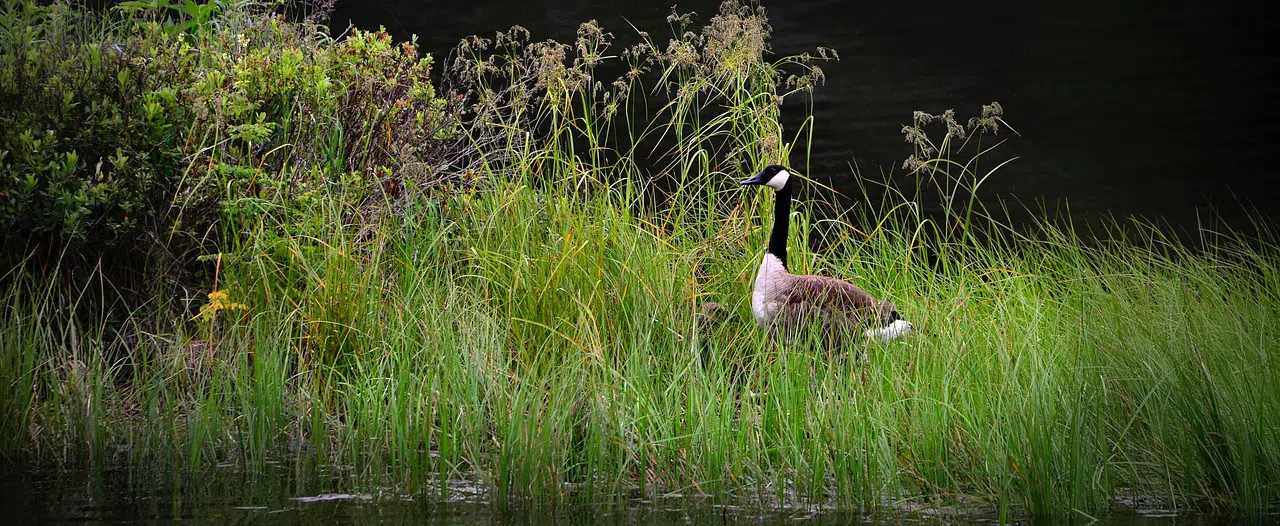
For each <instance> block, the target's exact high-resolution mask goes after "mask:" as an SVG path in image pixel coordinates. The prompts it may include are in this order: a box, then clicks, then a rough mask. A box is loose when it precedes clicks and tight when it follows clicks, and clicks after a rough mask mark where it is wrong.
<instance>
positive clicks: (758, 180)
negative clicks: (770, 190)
mask: <svg viewBox="0 0 1280 526" xmlns="http://www.w3.org/2000/svg"><path fill="white" fill-rule="evenodd" d="M767 182H769V178H768V177H767V176H765V175H764V172H760V173H758V174H755V175H753V176H751V177H748V178H746V179H743V180H742V182H740V183H738V184H740V185H742V186H751V185H759V184H765V183H767Z"/></svg>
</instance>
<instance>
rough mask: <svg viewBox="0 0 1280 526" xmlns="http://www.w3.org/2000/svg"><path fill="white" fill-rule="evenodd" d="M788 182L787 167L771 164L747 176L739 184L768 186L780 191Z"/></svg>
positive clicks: (789, 174)
mask: <svg viewBox="0 0 1280 526" xmlns="http://www.w3.org/2000/svg"><path fill="white" fill-rule="evenodd" d="M790 182H791V172H788V171H787V169H786V168H783V167H782V166H781V165H777V164H771V165H769V166H766V167H765V168H764V170H760V173H758V174H755V175H753V176H751V177H748V178H747V179H745V180H743V181H742V182H741V183H739V184H741V185H743V186H755V185H761V186H768V187H769V188H772V189H773V190H774V191H775V192H779V191H782V189H783V188H786V187H787V184H788V183H790Z"/></svg>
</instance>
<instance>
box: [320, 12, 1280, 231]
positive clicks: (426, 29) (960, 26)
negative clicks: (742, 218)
mask: <svg viewBox="0 0 1280 526" xmlns="http://www.w3.org/2000/svg"><path fill="white" fill-rule="evenodd" d="M718 4H719V2H717V1H707V0H698V1H688V0H686V1H681V2H679V7H680V10H681V11H682V12H684V11H690V10H691V11H695V12H697V13H698V18H697V20H698V21H700V22H702V21H706V20H707V19H708V18H710V16H711V15H713V14H714V13H715V12H716V9H717V6H718ZM670 5H671V3H670V2H651V1H637V0H616V1H613V2H564V1H547V0H519V1H513V0H498V1H487V2H456V1H453V2H431V1H424V0H379V1H377V2H365V1H360V2H356V1H346V0H342V1H339V2H338V4H337V10H336V11H335V13H334V15H333V20H332V25H333V27H334V28H336V29H340V28H342V27H345V26H346V24H347V23H348V22H351V23H354V24H356V25H357V26H360V27H377V26H386V28H387V30H388V31H390V32H391V33H392V34H394V35H396V36H397V37H404V38H407V37H408V36H409V35H410V34H416V35H418V38H419V42H420V43H421V44H422V45H423V47H424V48H426V49H427V50H430V51H432V52H433V53H434V54H435V55H436V56H437V57H440V58H442V57H444V56H445V55H446V54H447V53H448V50H449V49H451V48H452V47H453V46H454V45H456V44H457V42H458V41H459V40H460V39H461V38H463V37H464V36H467V35H470V34H485V35H492V34H493V33H494V32H495V31H497V30H501V29H506V28H508V27H510V26H512V25H515V24H519V25H522V26H524V27H526V28H528V29H529V30H530V31H531V32H532V34H533V38H534V39H545V38H554V39H557V40H561V41H568V40H571V39H572V38H573V36H574V31H575V29H576V28H577V26H578V24H579V23H580V22H583V21H586V20H589V19H598V20H599V21H600V23H601V24H602V25H603V26H604V27H605V28H606V29H607V30H611V31H612V32H613V33H614V34H615V35H616V36H618V38H619V39H620V40H624V39H627V38H629V37H631V36H632V35H633V31H632V30H631V29H630V28H629V26H628V21H629V22H630V23H632V24H634V25H635V26H636V27H638V28H640V29H643V30H647V31H649V32H650V33H652V34H654V35H666V34H668V30H667V23H666V17H667V15H668V14H669V13H670ZM765 5H766V8H767V9H768V16H769V21H770V23H771V25H772V26H773V29H774V38H773V48H774V51H775V52H777V53H778V54H793V53H800V52H804V51H811V50H813V49H814V48H815V47H817V46H826V47H831V48H835V49H836V50H838V51H839V52H840V57H841V60H840V61H839V62H835V63H829V64H825V65H823V69H824V71H825V72H826V74H827V84H826V86H825V87H823V88H821V89H820V90H819V91H818V92H817V94H816V96H815V101H814V103H815V113H816V115H815V120H816V130H817V134H818V135H817V137H816V139H815V144H814V148H813V164H812V166H811V169H810V175H811V176H814V177H816V178H818V179H820V180H828V179H829V180H831V181H832V182H833V186H835V187H836V188H837V189H838V190H841V191H843V192H846V193H848V192H852V191H854V188H855V184H854V182H853V180H852V176H851V175H850V174H851V170H850V166H851V165H853V164H854V163H855V162H856V164H857V166H858V167H859V168H861V169H862V170H863V171H864V172H865V173H870V174H879V173H880V171H881V169H884V170H888V169H889V168H891V167H893V168H897V171H898V172H901V169H900V168H899V167H900V166H901V163H902V161H903V159H905V158H906V157H907V156H908V155H909V154H910V150H909V147H908V145H907V144H905V143H903V141H902V135H901V133H900V130H901V127H902V125H903V124H908V123H909V122H910V119H911V112H912V111H913V110H924V111H929V112H932V113H940V112H942V111H943V110H946V109H948V108H955V109H956V110H957V112H959V114H960V115H962V116H964V117H965V118H967V117H968V116H972V115H973V114H975V113H976V112H978V111H979V108H980V105H981V104H984V103H989V102H991V101H999V102H1000V103H1001V104H1002V105H1003V106H1004V108H1005V115H1006V119H1007V120H1008V121H1009V123H1010V124H1012V125H1013V126H1014V127H1015V128H1016V129H1017V130H1018V132H1020V133H1021V137H1013V138H1012V139H1011V140H1010V141H1009V142H1008V143H1006V144H1005V145H1004V146H1002V147H1001V149H1000V150H999V155H1000V156H1001V157H1004V158H1007V157H1013V156H1017V157H1019V159H1018V160H1017V161H1015V162H1014V163H1012V164H1010V165H1008V166H1006V167H1005V168H1004V169H1003V170H1002V172H1001V173H1000V174H999V175H998V176H996V177H995V178H993V179H992V180H991V181H990V183H989V186H986V187H984V189H983V191H982V192H981V193H980V195H981V196H985V198H986V199H987V200H988V201H989V202H994V201H995V200H997V199H1000V200H1006V201H1009V202H1011V203H1013V206H1015V207H1018V206H1020V205H1019V203H1020V204H1021V205H1026V206H1032V207H1036V208H1039V207H1040V205H1039V204H1038V203H1043V204H1044V206H1045V207H1046V208H1048V209H1050V210H1056V211H1059V212H1064V211H1066V212H1068V213H1069V215H1070V217H1071V218H1072V219H1074V220H1076V221H1082V222H1086V223H1096V222H1097V220H1098V219H1100V218H1103V217H1106V216H1109V215H1114V216H1117V217H1125V216H1134V215H1137V216H1143V217H1146V218H1148V219H1158V220H1164V221H1167V222H1168V223H1170V224H1171V225H1173V226H1174V227H1175V228H1177V229H1194V228H1195V226H1196V225H1197V221H1198V220H1199V218H1202V217H1205V215H1206V214H1207V213H1208V212H1209V211H1210V210H1214V209H1216V210H1217V211H1218V212H1220V213H1221V214H1222V215H1223V216H1224V217H1225V218H1227V219H1229V220H1233V221H1235V222H1239V221H1241V220H1242V219H1243V218H1244V217H1245V215H1244V214H1243V213H1242V212H1243V208H1242V203H1243V206H1251V207H1256V208H1257V209H1258V211H1259V212H1260V213H1262V214H1264V215H1268V216H1270V217H1272V218H1280V199H1277V197H1280V193H1277V191H1276V188H1275V185H1274V183H1273V181H1274V180H1275V176H1276V172H1277V170H1276V166H1277V165H1276V163H1275V162H1274V160H1273V155H1274V146H1275V145H1276V144H1277V138H1280V126H1278V125H1277V122H1280V121H1278V120H1277V117H1280V105H1278V104H1276V101H1277V97H1276V95H1278V94H1280V82H1278V80H1277V78H1278V77H1280V76H1278V75H1277V71H1278V64H1280V62H1278V60H1280V53H1277V51H1280V45H1277V39H1275V38H1271V35H1273V34H1275V31H1276V30H1277V29H1280V18H1277V17H1274V16H1270V15H1267V14H1265V9H1266V8H1265V5H1266V4H1265V3H1258V2H1247V1H1244V0H1227V1H1224V2H1192V3H1186V2H1160V1H1155V0H1136V1H1127V2H1108V1H1098V0H1090V1H1085V2H1068V3H1059V4H1052V5H1048V4H1043V3H1041V2H1020V1H1014V0H989V1H985V2H927V1H923V0H906V1H898V2H869V1H863V2H841V1H833V0H794V1H788V2H765ZM800 113H801V111H800V109H799V108H796V110H795V111H792V112H790V113H789V114H786V115H784V117H785V118H789V119H791V121H795V120H796V119H798V118H799V115H800ZM788 124H790V125H791V126H792V128H794V126H795V125H796V124H798V123H797V122H790V121H789V122H788ZM1064 204H1065V205H1069V211H1068V210H1067V209H1065V208H1063V205H1064Z"/></svg>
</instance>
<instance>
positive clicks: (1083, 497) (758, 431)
mask: <svg viewBox="0 0 1280 526" xmlns="http://www.w3.org/2000/svg"><path fill="white" fill-rule="evenodd" d="M671 21H672V24H673V26H676V29H677V31H676V34H677V35H682V36H678V37H677V38H675V39H673V40H671V41H670V43H669V44H668V45H666V46H665V47H664V46H661V45H659V44H658V43H656V42H654V41H653V40H652V39H650V38H648V37H647V36H644V37H643V38H642V40H643V43H641V44H639V45H637V46H635V47H632V48H628V49H627V50H626V51H625V52H623V53H622V54H621V55H620V60H622V61H623V63H624V64H625V65H627V66H628V67H630V68H632V72H628V73H627V74H625V75H624V76H623V77H622V78H621V79H620V80H619V82H615V83H613V84H611V85H610V86H609V87H608V88H607V89H606V87H605V86H603V85H602V84H599V83H597V82H595V80H594V76H593V75H594V69H593V68H594V67H595V65H596V64H598V63H601V62H603V61H607V60H617V59H614V58H613V57H612V55H610V54H609V52H608V47H609V42H610V38H611V36H609V35H608V34H607V33H604V32H603V31H602V30H600V29H599V28H598V27H597V26H595V24H593V23H589V24H585V25H584V26H583V29H582V30H581V31H580V32H579V36H580V39H579V41H578V42H577V43H576V45H574V46H560V45H557V44H551V43H535V44H530V43H529V42H528V37H527V36H521V33H519V32H518V31H513V32H512V33H511V34H509V35H507V36H505V37H503V38H500V39H498V40H497V41H495V42H487V41H481V40H472V41H470V43H469V46H464V47H463V48H462V49H461V50H460V52H459V55H458V56H457V57H456V59H457V60H456V61H455V62H454V63H453V65H452V70H451V71H453V72H454V74H455V75H458V76H459V77H461V78H463V81H460V85H461V86H463V88H461V89H462V91H461V93H464V94H465V96H468V97H473V98H474V100H475V103H476V104H478V106H476V107H477V108H480V110H478V111H477V117H476V118H477V119H478V121H477V122H480V124H476V125H473V126H472V127H470V128H468V132H467V133H470V134H471V135H472V137H473V138H474V139H475V143H476V144H477V145H478V146H483V147H482V148H480V149H479V153H480V155H481V156H482V157H483V158H484V163H483V166H484V169H483V170H484V173H483V174H481V176H482V177H483V179H484V181H485V182H484V183H483V184H478V185H473V186H467V187H463V188H460V189H457V190H450V191H440V192H430V191H427V192H419V193H414V194H410V196H409V197H407V198H404V199H402V202H401V203H400V204H399V206H397V207H394V208H391V209H388V210H389V211H388V212H387V213H383V214H379V215H377V216H376V219H369V218H368V216H366V215H362V214H357V213H354V212H353V210H352V209H350V208H349V206H348V205H344V204H343V203H344V200H342V199H329V200H313V201H311V204H310V205H308V206H310V208H308V209H306V210H305V217H307V222H308V224H309V225H311V228H308V229H303V230H299V229H293V228H289V227H288V226H289V225H285V224H282V223H273V221H283V220H280V219H278V218H274V217H272V216H266V215H260V216H256V217H255V218H253V219H251V220H245V219H236V218H230V219H226V220H225V221H227V223H226V224H224V228H223V230H224V232H225V234H224V235H226V236H229V237H231V238H234V242H233V243H228V244H227V246H228V247H229V248H228V249H227V253H226V254H219V255H213V256H214V257H213V258H212V259H213V260H214V261H216V272H215V277H214V280H213V281H212V282H211V283H210V284H209V286H210V289H209V290H210V292H211V293H213V292H216V294H211V295H210V296H209V298H210V301H209V303H208V304H207V305H206V306H205V307H204V308H203V309H202V310H201V311H200V314H199V315H197V316H196V317H195V318H190V319H188V318H187V317H186V316H171V317H169V318H165V317H164V315H163V314H156V313H157V312H159V313H163V312H165V311H163V310H157V309H143V308H138V309H137V310H136V311H134V315H132V316H125V319H126V320H127V321H126V322H125V323H124V324H123V328H122V327H113V326H109V325H108V324H107V323H106V322H104V321H102V320H105V319H107V318H108V316H105V315H104V314H103V313H102V312H98V313H97V315H95V314H94V313H92V312H90V311H89V310H86V309H75V308H69V307H68V305H70V304H74V303H75V298H76V297H77V296H76V295H75V292H76V291H74V290H64V289H60V288H58V287H57V286H55V285H50V283H60V281H59V280H51V279H49V276H48V274H44V275H38V274H36V273H34V272H29V271H26V270H24V267H19V268H17V269H15V270H13V271H11V272H10V273H9V274H8V275H6V276H5V278H4V280H3V288H2V289H0V305H2V306H3V310H2V311H0V317H2V318H3V320H2V323H0V342H2V343H3V351H2V352H0V385H3V386H4V389H5V392H4V396H3V398H0V410H3V415H4V419H3V424H0V426H2V427H0V430H2V431H3V433H2V434H0V441H3V442H2V443H0V445H2V446H3V448H4V450H5V451H8V452H12V453H18V452H21V454H23V455H33V456H35V457H38V458H45V459H61V460H64V461H78V460H84V459H87V460H89V461H92V462H97V463H101V462H109V461H118V460H121V459H124V460H127V461H131V462H135V463H142V462H149V463H153V464H154V463H157V462H159V463H160V464H162V465H171V466H185V467H188V468H191V469H197V470H198V469H201V468H204V467H207V466H211V465H216V464H219V463H241V464H245V465H257V464H261V463H263V462H267V461H271V460H273V459H280V458H287V459H290V460H291V461H292V462H293V463H294V464H295V466H296V469H297V470H298V471H299V472H300V473H304V472H309V471H312V470H317V469H324V468H328V467H333V466H337V467H340V468H342V469H350V470H353V472H354V473H353V474H354V475H355V477H354V478H353V480H354V482H352V484H353V485H356V486H369V487H374V486H379V485H382V484H386V483H389V484H391V485H394V486H395V487H408V488H412V489H414V490H419V491H439V492H441V493H444V492H447V488H448V484H446V482H447V481H453V480H460V479H467V480H475V481H477V482H478V483H479V484H480V485H482V486H483V487H486V488H488V489H489V490H490V491H491V492H492V494H493V496H494V498H495V499H498V500H505V499H508V498H535V499H559V498H581V499H586V500H590V501H602V500H605V501H607V500H611V499H617V498H623V497H626V496H630V495H635V494H637V493H638V494H644V495H651V496H664V495H665V496H671V495H684V496H689V495H711V496H713V498H715V499H720V500H724V501H738V500H753V501H758V502H761V503H764V504H766V505H789V504H802V505H803V504H810V505H828V504H836V505H839V506H843V507H870V508H877V507H886V506H889V507H892V506H895V505H897V504H898V503H901V502H904V501H915V500H921V499H922V500H925V501H927V502H930V503H950V502H974V501H977V502H980V503H985V504H989V505H993V506H996V507H998V508H999V509H1000V510H1001V511H1002V512H1005V511H1008V510H1010V509H1019V510H1022V509H1026V510H1030V511H1033V512H1037V513H1041V512H1044V513H1047V512H1055V511H1069V510H1078V511H1086V512H1087V511H1093V510H1105V509H1107V508H1109V507H1110V506H1112V505H1113V502H1114V501H1115V499H1116V498H1118V497H1122V496H1138V497H1155V498H1160V499H1164V500H1165V502H1167V503H1170V504H1171V505H1172V506H1175V507H1204V506H1210V507H1223V508H1239V509H1244V510H1250V511H1256V510H1262V509H1267V508H1270V507H1274V505H1275V504H1276V498H1277V495H1278V494H1280V476H1278V475H1277V473H1276V469H1277V466H1280V436H1278V435H1280V385H1277V380H1275V378H1277V377H1278V376H1280V370H1278V369H1280V365H1278V364H1277V363H1276V361H1277V358H1280V357H1278V356H1277V352H1278V351H1280V324H1278V323H1277V322H1278V321H1280V249H1278V246H1277V244H1276V243H1275V242H1274V240H1272V239H1269V238H1265V239H1241V238H1235V237H1229V236H1220V237H1214V238H1211V240H1206V242H1205V243H1203V246H1201V247H1197V248H1195V249H1191V248H1187V247H1185V246H1184V245H1180V244H1176V243H1171V242H1166V241H1165V240H1164V239H1163V238H1161V237H1160V234H1159V233H1158V231H1156V230H1154V229H1153V230H1150V231H1148V232H1147V233H1148V235H1147V236H1146V237H1145V239H1146V241H1145V242H1143V243H1135V242H1131V241H1115V242H1102V243H1098V242H1086V241H1084V240H1081V239H1080V238H1078V237H1076V236H1075V234H1073V233H1072V232H1071V231H1070V230H1067V229H1062V228H1059V227H1056V226H1053V225H1052V224H1051V223H1049V222H1047V221H1046V222H1044V223H1043V224H1040V225H1037V227H1036V228H1035V229H1034V230H1035V233H1034V234H1033V235H1028V234H1012V233H1006V234H1005V235H1000V236H981V238H982V241H978V239H979V237H980V236H977V235H974V232H976V231H977V229H979V228H982V227H979V226H977V223H976V222H975V221H973V219H972V218H973V217H974V210H975V209H974V208H973V207H974V206H975V201H972V200H966V199H964V198H963V195H964V194H960V195H962V197H961V198H956V197H955V196H956V195H957V194H956V192H955V186H945V188H946V190H945V191H944V194H945V195H947V196H948V197H947V204H946V206H947V209H948V210H951V209H952V207H953V206H954V207H955V209H957V210H961V212H957V213H956V214H955V215H948V216H946V217H945V218H944V219H942V220H940V221H935V219H934V218H930V217H926V216H925V215H923V214H922V213H921V212H920V211H919V210H920V206H919V200H918V197H919V196H920V194H915V195H916V199H909V198H905V197H904V198H902V199H901V202H890V203H889V204H888V205H886V206H884V207H882V208H879V209H869V208H855V209H852V210H849V211H845V212H833V211H832V210H831V209H830V207H829V206H827V205H824V204H823V203H822V199H823V198H824V196H826V195H827V192H826V191H824V190H822V189H820V188H817V187H816V185H815V186H813V188H816V189H813V190H811V193H810V199H808V200H806V201H805V202H802V203H800V206H799V209H800V212H797V213H796V214H794V215H793V221H794V222H795V224H794V225H793V230H792V231H793V232H796V233H797V235H794V236H793V238H794V239H793V240H792V247H791V249H792V254H794V255H793V256H792V257H791V261H792V262H793V263H792V264H793V266H794V267H795V268H794V269H793V270H794V271H796V272H804V273H810V272H813V273H821V274H825V275H830V276H839V277H842V278H847V279H849V280H852V281H854V282H856V283H858V284H860V285H862V286H863V287H864V288H866V289H867V290H868V291H870V292H872V293H873V294H876V295H877V296H881V297H884V298H887V299H890V300H892V301H894V302H895V303H896V304H897V306H898V308H899V310H900V311H901V312H903V313H904V314H905V315H906V317H908V318H909V319H911V320H912V321H913V323H915V324H916V326H917V327H919V328H920V329H921V332H920V333H919V334H917V335H916V336H914V337H911V338H908V339H904V340H900V341H897V342H894V343H891V344H859V345H858V346H856V347H853V348H847V349H818V350H815V349H809V348H799V347H786V346H781V345H777V344H776V343H774V342H769V341H766V339H765V338H764V337H763V334H762V332H761V331H760V330H758V329H757V328H756V327H755V326H754V324H753V322H752V321H751V317H750V314H749V310H750V309H749V300H748V298H749V296H750V285H751V281H752V278H753V273H754V271H755V268H756V265H757V263H758V261H759V258H760V256H761V252H762V251H763V248H764V245H765V242H764V240H765V236H766V233H765V228H764V227H766V226H767V225H766V224H764V222H765V218H768V217H770V215H769V214H767V213H765V212H766V208H767V207H768V206H770V204H769V203H770V199H768V198H769V197H770V196H767V195H760V194H756V193H748V192H743V191H742V190H739V189H737V188H736V185H735V184H734V181H735V180H736V179H737V178H740V176H741V175H742V174H744V173H747V172H750V171H751V170H753V169H755V168H758V167H760V166H762V165H764V164H768V163H771V162H778V161H783V160H786V159H792V163H791V164H792V165H793V166H795V167H796V168H797V171H801V172H802V171H803V170H801V169H800V168H801V167H802V166H803V162H796V161H795V160H796V159H801V160H803V158H804V155H802V154H800V153H798V152H793V151H792V148H793V147H794V146H795V145H796V144H799V143H802V142H803V136H804V134H805V133H808V128H807V126H808V123H807V122H806V125H805V126H806V128H805V130H802V132H801V133H793V134H792V135H791V137H790V141H788V137H786V136H784V135H783V132H782V129H781V126H780V125H779V124H778V112H779V111H780V107H781V106H780V104H781V98H783V97H790V96H797V97H799V96H803V95H804V92H805V91H807V90H808V89H810V88H811V87H812V86H813V85H814V83H815V82H817V81H820V79H821V73H820V70H817V69H816V66H814V65H813V64H812V62H811V61H810V60H809V59H808V58H801V57H797V58H787V59H782V60H780V61H777V62H772V63H771V62H767V61H766V60H765V59H766V49H767V42H768V40H767V38H768V26H767V24H766V23H765V20H764V17H763V12H762V11H759V10H756V9H754V8H747V7H743V6H740V5H737V4H733V3H728V4H726V5H725V7H724V8H723V9H722V11H721V13H720V14H719V15H717V16H716V17H714V18H713V19H712V20H711V21H710V23H709V24H708V25H707V26H706V28H704V29H703V30H702V31H701V32H695V31H686V29H688V27H686V26H687V25H688V24H690V21H689V19H688V18H687V17H680V16H674V15H673V18H672V20H671ZM485 53H490V54H485ZM786 68H798V69H797V71H798V73H797V76H796V77H794V78H793V79H792V80H790V81H785V80H783V79H782V75H783V73H782V72H783V71H784V70H786ZM468 76H469V77H468ZM645 78H648V79H650V81H651V82H652V85H654V86H656V88H645V87H644V86H645V85H644V84H643V83H642V82H641V79H645ZM788 86H789V87H788ZM779 87H783V88H784V89H793V90H794V91H791V92H782V93H780V92H778V91H777V90H778V89H779ZM646 90H648V92H649V93H647V95H649V97H647V98H646V97H645V96H644V95H646V93H645V92H646ZM655 97H656V98H661V97H667V99H665V100H670V103H669V104H666V105H662V106H657V107H654V106H642V104H641V103H642V101H644V100H651V99H653V98H655ZM995 117H996V118H998V115H996V116H995ZM983 118H986V119H988V121H990V120H991V119H992V116H991V115H987V114H984V116H983ZM920 124H921V123H919V122H918V123H917V125H918V126H919V125H920ZM923 124H927V122H926V123H923ZM989 124H990V122H977V123H974V124H972V125H971V127H970V128H969V129H962V131H963V133H965V134H973V136H974V137H977V136H978V134H981V133H982V130H983V129H985V126H987V125H989ZM962 128H963V127H962ZM952 133H955V130H954V129H949V130H948V139H947V140H948V141H949V140H951V139H957V142H960V141H958V139H960V138H961V137H960V136H958V135H957V136H953V135H951V134H952ZM909 138H910V137H909ZM916 138H917V139H919V138H920V137H919V136H916ZM920 144H921V143H917V146H919V145H920ZM927 150H928V149H927V148H926V149H925V153H926V154H927V155H926V157H925V158H924V160H923V161H920V160H918V162H919V164H918V165H917V166H915V167H914V171H913V173H914V174H919V175H921V176H922V177H926V178H928V177H938V178H942V177H945V178H946V179H945V181H947V182H948V184H955V185H960V186H961V188H962V189H966V191H969V192H973V191H976V189H977V187H978V186H979V185H980V184H981V181H982V180H984V178H985V176H986V175H989V174H990V172H985V173H982V174H978V172H977V171H976V168H974V167H975V166H976V162H970V163H963V164H961V163H953V162H951V161H950V160H949V156H950V155H952V152H951V150H952V149H951V148H948V147H945V146H944V147H942V148H935V149H934V150H933V151H927ZM318 164H323V163H318ZM646 166H653V167H654V168H653V169H652V170H650V169H647V168H642V167H646ZM940 180H941V179H940ZM822 215H825V216H827V217H831V219H824V220H818V219H816V217H818V216H822ZM234 221H241V222H238V223H237V222H234ZM939 225H942V226H939ZM955 225H960V226H958V227H956V226H955ZM1206 235H1207V234H1206ZM231 247H234V248H231ZM813 247H820V248H813ZM100 275H101V274H99V275H98V276H100ZM80 286H81V287H82V290H81V292H83V289H87V288H90V287H99V288H104V287H110V284H109V282H107V281H106V280H104V279H101V278H100V277H99V278H98V279H92V278H90V279H86V280H82V282H81V285H80ZM101 296H102V295H101V294H99V295H97V297H101ZM161 300H164V298H157V300H156V301H161ZM165 301H167V300H165ZM704 301H716V302H719V303H721V304H723V305H725V306H726V307H727V308H728V310H729V311H730V312H731V316H730V317H729V319H728V320H727V321H725V322H724V323H722V324H719V325H707V326H699V325H698V324H697V323H695V319H696V317H695V316H696V313H697V312H698V311H699V307H700V305H701V304H702V303H703V302H704ZM106 308H107V307H103V310H105V309H106ZM441 496H444V495H441Z"/></svg>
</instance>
